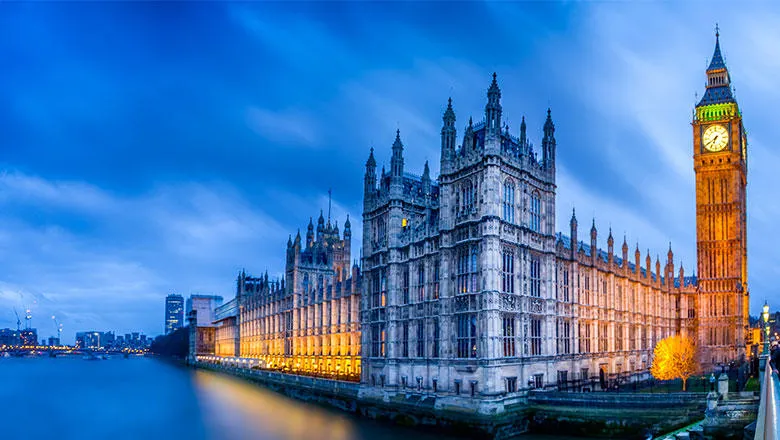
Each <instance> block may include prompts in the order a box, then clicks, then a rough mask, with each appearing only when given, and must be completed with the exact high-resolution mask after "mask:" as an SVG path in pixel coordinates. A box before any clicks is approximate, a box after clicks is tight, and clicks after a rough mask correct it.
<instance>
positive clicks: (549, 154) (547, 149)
mask: <svg viewBox="0 0 780 440" xmlns="http://www.w3.org/2000/svg"><path fill="white" fill-rule="evenodd" d="M542 163H543V164H544V166H545V168H553V167H554V166H555V124H553V121H552V112H551V111H550V108H549V107H548V108H547V119H546V120H545V121H544V138H542Z"/></svg>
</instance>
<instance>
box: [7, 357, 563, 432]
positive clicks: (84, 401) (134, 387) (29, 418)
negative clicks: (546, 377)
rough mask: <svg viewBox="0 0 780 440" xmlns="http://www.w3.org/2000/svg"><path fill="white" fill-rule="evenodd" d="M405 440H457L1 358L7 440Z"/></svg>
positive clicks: (203, 386)
mask: <svg viewBox="0 0 780 440" xmlns="http://www.w3.org/2000/svg"><path fill="white" fill-rule="evenodd" d="M398 438H401V439H404V440H434V439H437V440H452V439H454V437H448V436H445V435H441V434H436V433H430V432H418V431H416V430H413V429H411V428H403V427H398V426H392V425H388V424H385V423H381V422H377V421H373V420H367V419H361V418H357V417H354V416H351V415H349V414H345V413H342V412H338V411H335V410H330V409H327V408H323V407H320V406H317V405H312V404H308V403H304V402H299V401H296V400H293V399H290V398H288V397H286V396H283V395H281V394H277V393H275V392H273V391H270V390H266V389H264V388H262V387H260V386H257V385H253V384H250V383H247V382H244V381H241V380H239V379H235V378H231V377H226V376H222V375H218V374H215V373H211V372H205V371H194V370H190V369H186V368H181V367H178V366H175V365H170V364H167V363H164V362H161V361H159V360H156V359H153V358H143V357H136V358H130V359H123V358H121V357H116V358H112V359H109V360H102V361H87V360H83V359H81V358H80V357H59V358H49V357H38V358H0V439H24V440H37V439H46V440H51V439H56V440H71V439H73V440H77V439H78V440H92V439H95V440H98V439H99V440H125V439H127V440H130V439H132V440H137V439H141V440H156V439H171V440H173V439H186V440H246V439H268V440H288V439H289V440H298V439H322V440H389V439H398ZM522 439H523V440H541V439H553V437H542V436H523V437H522ZM554 439H555V440H563V439H564V437H554Z"/></svg>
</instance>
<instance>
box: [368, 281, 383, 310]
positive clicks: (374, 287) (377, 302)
mask: <svg viewBox="0 0 780 440" xmlns="http://www.w3.org/2000/svg"><path fill="white" fill-rule="evenodd" d="M370 286H371V307H372V308H376V307H382V301H381V279H380V276H379V274H378V273H374V274H372V275H371V284H370Z"/></svg>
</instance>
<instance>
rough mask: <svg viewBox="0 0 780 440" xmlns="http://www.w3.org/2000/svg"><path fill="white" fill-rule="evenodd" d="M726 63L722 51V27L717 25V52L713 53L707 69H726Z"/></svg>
mask: <svg viewBox="0 0 780 440" xmlns="http://www.w3.org/2000/svg"><path fill="white" fill-rule="evenodd" d="M725 68H726V63H725V62H724V61H723V55H722V54H721V53H720V29H718V27H717V26H716V27H715V52H714V53H713V54H712V61H710V67H707V71H711V70H720V69H725Z"/></svg>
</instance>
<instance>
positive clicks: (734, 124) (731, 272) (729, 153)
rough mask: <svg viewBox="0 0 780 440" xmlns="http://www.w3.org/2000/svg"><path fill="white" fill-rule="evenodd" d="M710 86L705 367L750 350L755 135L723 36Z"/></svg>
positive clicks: (701, 251)
mask: <svg viewBox="0 0 780 440" xmlns="http://www.w3.org/2000/svg"><path fill="white" fill-rule="evenodd" d="M706 74H707V85H706V90H705V92H704V96H702V98H701V100H700V101H699V102H698V103H697V104H696V109H695V113H694V118H693V121H692V124H691V125H692V127H693V159H694V160H693V163H694V166H693V168H694V171H695V174H696V251H697V257H698V258H697V259H698V271H699V289H698V292H697V295H696V296H697V300H698V340H697V341H696V342H697V344H698V345H699V348H700V354H701V361H702V364H704V365H713V364H718V363H724V362H728V361H730V360H733V359H736V358H738V357H740V356H743V355H744V354H745V335H746V332H747V326H748V300H749V293H748V285H747V281H748V280H747V209H746V186H747V144H748V142H747V133H746V131H745V128H744V126H743V125H742V113H741V112H740V109H739V105H738V104H737V100H736V99H735V97H734V94H733V91H732V88H731V75H730V74H729V71H728V69H727V68H726V63H725V62H724V60H723V55H722V54H721V51H720V33H719V32H718V31H717V30H716V33H715V52H714V54H713V56H712V61H711V62H710V64H709V67H708V68H707V72H706Z"/></svg>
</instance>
